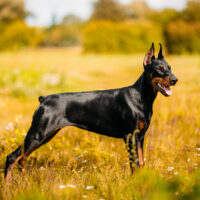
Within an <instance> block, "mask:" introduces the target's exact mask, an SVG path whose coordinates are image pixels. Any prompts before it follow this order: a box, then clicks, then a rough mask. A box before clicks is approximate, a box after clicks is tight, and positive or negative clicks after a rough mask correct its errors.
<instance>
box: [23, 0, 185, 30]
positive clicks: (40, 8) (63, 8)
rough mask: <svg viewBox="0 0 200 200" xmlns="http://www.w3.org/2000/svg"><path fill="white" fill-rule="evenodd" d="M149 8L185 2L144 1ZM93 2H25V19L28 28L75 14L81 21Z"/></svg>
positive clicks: (178, 0) (82, 0)
mask: <svg viewBox="0 0 200 200" xmlns="http://www.w3.org/2000/svg"><path fill="white" fill-rule="evenodd" d="M118 1H119V2H121V3H122V4H127V3H130V2H131V1H132V0H118ZM145 1H146V2H147V4H148V5H149V6H150V7H151V8H155V9H163V8H175V9H178V10H180V9H183V8H184V7H185V5H186V0H145ZM93 2H95V0H25V7H26V9H27V10H28V11H30V12H31V13H32V15H33V16H32V17H28V18H27V23H28V25H30V26H49V25H51V23H52V18H53V16H54V18H55V20H56V21H57V22H60V21H61V20H62V18H63V16H65V15H67V14H75V15H77V16H79V17H81V18H82V19H87V18H89V16H90V14H91V12H92V3H93Z"/></svg>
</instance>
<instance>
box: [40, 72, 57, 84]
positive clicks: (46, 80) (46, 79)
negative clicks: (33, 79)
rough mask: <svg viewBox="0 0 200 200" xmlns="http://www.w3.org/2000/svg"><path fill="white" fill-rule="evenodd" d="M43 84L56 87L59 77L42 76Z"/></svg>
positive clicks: (51, 75) (55, 75)
mask: <svg viewBox="0 0 200 200" xmlns="http://www.w3.org/2000/svg"><path fill="white" fill-rule="evenodd" d="M43 83H44V84H46V85H50V86H56V85H58V84H59V83H60V76H59V75H58V74H50V73H47V74H45V75H44V76H43Z"/></svg>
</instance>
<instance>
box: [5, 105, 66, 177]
mask: <svg viewBox="0 0 200 200" xmlns="http://www.w3.org/2000/svg"><path fill="white" fill-rule="evenodd" d="M42 109H43V111H42ZM42 109H38V110H37V111H36V113H35V115H34V117H33V121H32V125H31V127H30V129H29V131H28V133H27V136H26V138H25V140H24V144H23V145H21V146H19V147H18V148H17V149H16V150H15V151H13V152H12V153H11V154H9V155H8V156H7V160H6V167H5V178H6V179H9V178H10V176H11V171H12V169H13V168H14V166H15V165H16V164H17V162H19V164H22V163H23V161H24V160H25V159H26V158H27V157H28V156H29V155H30V154H31V153H32V152H33V151H34V150H36V149H37V148H39V147H40V146H41V145H43V144H45V143H47V142H48V141H50V140H51V139H52V138H53V137H54V136H55V135H56V133H57V132H58V131H59V130H60V129H61V128H62V127H64V126H66V125H67V124H66V123H63V122H61V123H58V122H57V123H56V122H55V123H54V121H61V120H60V119H57V117H55V116H54V115H53V114H52V115H51V116H49V115H48V112H46V113H45V112H44V111H45V110H44V108H42ZM41 111H42V112H41Z"/></svg>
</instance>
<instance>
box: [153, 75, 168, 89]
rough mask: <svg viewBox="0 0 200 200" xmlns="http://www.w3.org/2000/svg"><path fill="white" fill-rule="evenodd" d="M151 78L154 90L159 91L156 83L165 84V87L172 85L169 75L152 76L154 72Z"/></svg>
mask: <svg viewBox="0 0 200 200" xmlns="http://www.w3.org/2000/svg"><path fill="white" fill-rule="evenodd" d="M150 78H151V85H152V88H153V91H154V92H157V89H156V83H159V84H160V85H161V86H164V87H169V86H170V79H169V76H165V77H164V78H160V77H154V78H152V74H150Z"/></svg>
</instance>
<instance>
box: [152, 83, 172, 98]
mask: <svg viewBox="0 0 200 200" xmlns="http://www.w3.org/2000/svg"><path fill="white" fill-rule="evenodd" d="M156 89H157V90H158V91H159V92H160V93H161V94H163V95H164V96H167V97H168V96H171V95H172V89H171V88H170V87H166V86H162V85H161V84H160V83H158V82H157V83H156Z"/></svg>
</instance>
